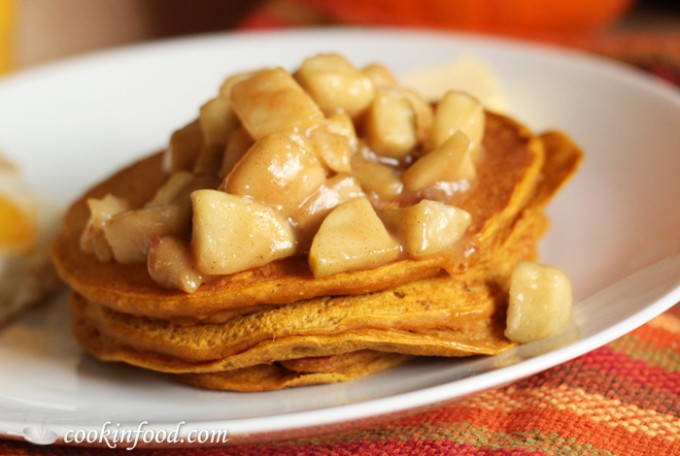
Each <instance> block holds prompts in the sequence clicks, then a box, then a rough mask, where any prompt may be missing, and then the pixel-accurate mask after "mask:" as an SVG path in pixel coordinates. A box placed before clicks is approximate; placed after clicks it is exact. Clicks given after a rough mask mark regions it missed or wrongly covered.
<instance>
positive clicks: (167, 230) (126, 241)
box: [104, 203, 191, 263]
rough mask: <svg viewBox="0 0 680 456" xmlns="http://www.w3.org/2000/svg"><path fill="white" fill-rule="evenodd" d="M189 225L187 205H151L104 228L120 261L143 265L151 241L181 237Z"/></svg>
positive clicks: (129, 213)
mask: <svg viewBox="0 0 680 456" xmlns="http://www.w3.org/2000/svg"><path fill="white" fill-rule="evenodd" d="M190 223H191V213H190V207H189V205H188V204H182V203H175V204H168V205H162V206H151V207H145V208H141V209H135V210H131V211H127V212H123V213H121V214H118V215H116V216H115V217H113V218H111V220H109V221H108V223H107V224H106V225H105V226H104V236H105V237H106V241H107V242H108V244H109V246H111V251H112V252H113V258H114V259H115V260H116V261H117V262H119V263H144V262H146V257H147V253H148V251H149V246H150V245H151V240H152V239H154V238H156V237H160V236H168V235H181V234H183V233H185V232H187V231H188V229H189V226H190Z"/></svg>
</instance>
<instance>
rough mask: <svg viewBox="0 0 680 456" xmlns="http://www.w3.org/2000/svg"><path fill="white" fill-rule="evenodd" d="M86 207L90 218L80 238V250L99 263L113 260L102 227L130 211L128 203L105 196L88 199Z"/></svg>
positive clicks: (112, 196)
mask: <svg viewBox="0 0 680 456" xmlns="http://www.w3.org/2000/svg"><path fill="white" fill-rule="evenodd" d="M87 207H88V209H89V210H90V218H89V219H88V221H87V224H86V225H85V229H84V230H83V233H82V234H81V236H80V248H81V249H82V250H83V251H84V252H86V253H91V254H94V255H95V256H96V257H97V259H98V260H99V261H109V260H111V258H113V253H112V252H111V247H110V246H109V243H108V242H107V241H106V237H105V236H104V226H106V224H107V223H108V221H109V220H111V219H112V218H113V217H114V216H116V215H118V214H120V213H122V212H125V211H128V210H130V203H129V202H128V201H127V200H124V199H122V198H119V197H117V196H114V195H111V194H107V195H105V196H104V197H103V198H101V199H96V198H90V199H88V200H87Z"/></svg>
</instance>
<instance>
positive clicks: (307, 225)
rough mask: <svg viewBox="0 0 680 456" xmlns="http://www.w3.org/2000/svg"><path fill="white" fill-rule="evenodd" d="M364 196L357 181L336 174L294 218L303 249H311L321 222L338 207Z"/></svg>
mask: <svg viewBox="0 0 680 456" xmlns="http://www.w3.org/2000/svg"><path fill="white" fill-rule="evenodd" d="M362 196H364V192H363V191H362V190H361V187H360V186H359V183H358V182H357V180H356V179H355V178H354V177H353V176H350V175H347V174H336V175H335V176H333V177H331V178H329V179H328V180H327V181H326V183H325V184H324V185H322V186H321V187H319V188H318V189H317V190H316V192H314V193H313V194H312V195H311V196H310V197H309V198H307V199H306V200H305V202H304V203H303V204H302V206H301V207H300V209H299V210H298V211H297V212H296V214H295V215H294V216H293V219H294V220H295V222H296V224H297V227H298V238H299V240H300V245H301V247H302V248H309V244H310V243H311V240H312V238H313V237H314V234H316V232H317V231H318V229H319V226H320V225H321V222H322V221H323V219H324V218H325V217H326V216H327V215H328V213H329V212H330V211H331V210H332V209H333V208H335V207H336V206H338V205H340V204H342V203H344V202H345V201H349V200H351V199H354V198H359V197H362Z"/></svg>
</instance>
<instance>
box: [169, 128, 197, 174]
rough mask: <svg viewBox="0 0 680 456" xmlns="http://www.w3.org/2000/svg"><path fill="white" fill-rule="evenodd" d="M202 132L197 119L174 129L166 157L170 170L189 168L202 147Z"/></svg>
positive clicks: (192, 165) (191, 167)
mask: <svg viewBox="0 0 680 456" xmlns="http://www.w3.org/2000/svg"><path fill="white" fill-rule="evenodd" d="M203 144H204V141H203V132H202V131H201V124H200V122H199V121H198V120H195V121H193V122H191V123H190V124H188V125H186V126H184V127H182V128H180V129H179V130H176V131H175V132H174V133H173V134H172V135H171V136H170V144H169V145H168V151H167V157H168V162H169V163H168V164H169V168H170V171H171V172H174V171H180V170H187V171H189V170H191V169H193V167H194V163H196V159H197V157H198V155H199V154H200V153H201V150H202V149H203Z"/></svg>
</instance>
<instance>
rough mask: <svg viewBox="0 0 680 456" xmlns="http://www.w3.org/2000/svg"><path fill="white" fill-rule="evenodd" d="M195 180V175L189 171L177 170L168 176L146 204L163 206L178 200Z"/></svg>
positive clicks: (148, 205) (147, 205)
mask: <svg viewBox="0 0 680 456" xmlns="http://www.w3.org/2000/svg"><path fill="white" fill-rule="evenodd" d="M193 181H194V175H193V174H192V173H190V172H188V171H177V172H174V173H172V174H171V175H170V177H168V180H166V181H165V183H164V184H163V185H161V186H160V188H159V189H158V190H156V193H155V194H154V196H153V198H151V199H150V200H149V201H147V203H146V204H145V206H146V207H152V206H163V205H165V204H170V203H172V202H173V201H176V200H177V199H178V198H179V197H180V195H181V194H182V193H183V192H184V190H185V189H186V188H187V187H189V185H191V184H192V183H193Z"/></svg>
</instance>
